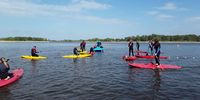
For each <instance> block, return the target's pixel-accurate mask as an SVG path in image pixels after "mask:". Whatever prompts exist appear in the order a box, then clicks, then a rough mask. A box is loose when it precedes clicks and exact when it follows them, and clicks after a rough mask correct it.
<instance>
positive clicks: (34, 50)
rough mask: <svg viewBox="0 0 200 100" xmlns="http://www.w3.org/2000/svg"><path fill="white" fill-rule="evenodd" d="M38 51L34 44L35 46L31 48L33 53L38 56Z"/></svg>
mask: <svg viewBox="0 0 200 100" xmlns="http://www.w3.org/2000/svg"><path fill="white" fill-rule="evenodd" d="M37 53H39V52H38V51H37V48H36V46H33V48H32V49H31V55H32V56H34V57H38V56H39V55H38V54H37Z"/></svg>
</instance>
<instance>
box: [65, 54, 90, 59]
mask: <svg viewBox="0 0 200 100" xmlns="http://www.w3.org/2000/svg"><path fill="white" fill-rule="evenodd" d="M90 56H92V55H91V54H82V55H65V56H63V57H64V58H86V57H90Z"/></svg>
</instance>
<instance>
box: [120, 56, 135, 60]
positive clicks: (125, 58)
mask: <svg viewBox="0 0 200 100" xmlns="http://www.w3.org/2000/svg"><path fill="white" fill-rule="evenodd" d="M122 59H124V60H126V61H132V60H136V59H137V57H135V56H123V57H122Z"/></svg>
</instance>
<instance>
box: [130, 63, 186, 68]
mask: <svg viewBox="0 0 200 100" xmlns="http://www.w3.org/2000/svg"><path fill="white" fill-rule="evenodd" d="M129 66H131V67H137V68H149V69H156V68H161V69H180V68H182V67H181V66H176V65H167V64H160V65H159V67H158V66H157V65H155V64H153V63H148V64H144V63H132V64H130V63H129Z"/></svg>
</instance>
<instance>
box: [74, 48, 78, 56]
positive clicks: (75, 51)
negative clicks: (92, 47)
mask: <svg viewBox="0 0 200 100" xmlns="http://www.w3.org/2000/svg"><path fill="white" fill-rule="evenodd" d="M73 53H74V55H79V52H78V49H77V48H76V47H75V48H74V49H73Z"/></svg>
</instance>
